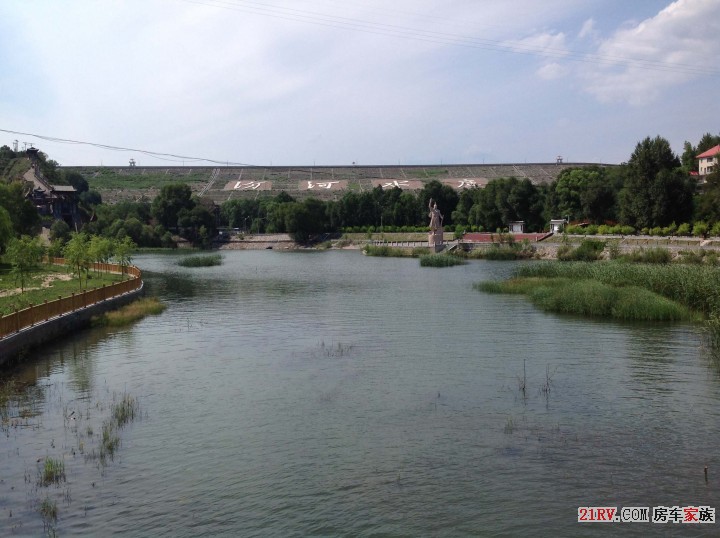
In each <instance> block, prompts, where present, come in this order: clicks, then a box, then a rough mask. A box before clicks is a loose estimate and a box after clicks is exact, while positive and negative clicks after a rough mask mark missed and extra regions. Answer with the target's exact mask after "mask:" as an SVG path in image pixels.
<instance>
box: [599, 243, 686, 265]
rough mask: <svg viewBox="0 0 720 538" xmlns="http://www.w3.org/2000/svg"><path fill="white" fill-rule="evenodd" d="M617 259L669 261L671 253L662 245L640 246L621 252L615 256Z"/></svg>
mask: <svg viewBox="0 0 720 538" xmlns="http://www.w3.org/2000/svg"><path fill="white" fill-rule="evenodd" d="M611 258H613V256H611ZM617 259H621V260H626V261H629V262H633V263H670V262H671V261H672V254H671V253H670V251H669V250H668V249H666V248H662V247H652V248H647V249H645V248H640V249H637V250H633V251H631V252H628V253H627V254H621V255H619V256H617Z"/></svg>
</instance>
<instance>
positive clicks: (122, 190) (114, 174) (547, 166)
mask: <svg viewBox="0 0 720 538" xmlns="http://www.w3.org/2000/svg"><path fill="white" fill-rule="evenodd" d="M584 166H595V165H593V164H591V163H562V164H556V163H533V164H487V165H485V164H483V165H478V164H469V165H427V166H349V167H341V166H314V167H287V166H282V167H281V166H268V167H242V168H240V167H227V168H220V167H170V168H168V167H150V166H143V167H141V166H135V167H64V169H65V170H71V171H75V172H79V173H80V174H82V175H83V177H85V179H86V180H87V181H88V184H89V186H90V188H91V189H94V190H97V191H99V192H100V193H101V194H102V196H103V200H105V201H106V202H110V203H112V202H116V201H120V200H135V201H138V200H152V199H153V198H155V196H156V195H157V194H158V193H159V191H160V189H161V188H162V186H163V185H166V184H168V183H175V182H183V183H187V184H188V185H190V187H191V189H192V190H193V192H194V193H196V194H198V195H199V196H201V197H204V198H209V199H211V200H213V201H214V202H216V203H218V204H221V203H223V202H225V201H227V200H229V199H232V198H247V197H252V198H258V197H263V196H275V195H277V194H278V193H280V192H281V191H285V192H287V193H288V194H290V195H291V196H293V197H295V198H305V197H308V196H314V197H316V198H322V199H334V198H337V197H339V196H341V195H342V194H343V193H344V192H347V191H359V192H360V191H365V190H369V189H372V188H374V187H376V186H379V185H380V186H382V187H383V188H392V187H395V186H397V187H400V188H401V189H404V190H405V189H406V190H420V189H422V186H423V184H424V183H426V182H428V181H431V180H433V179H434V180H438V181H440V182H441V183H444V184H447V185H450V186H451V187H453V188H455V189H464V188H468V187H472V186H475V185H477V186H480V187H482V186H484V185H486V184H487V183H488V181H491V180H493V179H498V178H501V177H511V176H514V177H517V178H521V179H522V178H529V179H530V181H532V182H533V183H534V184H536V185H537V184H543V183H550V182H552V181H553V180H554V179H555V178H556V177H557V176H558V174H559V173H560V172H561V171H562V170H564V169H565V168H571V167H584ZM601 166H608V165H601ZM610 166H612V165H610Z"/></svg>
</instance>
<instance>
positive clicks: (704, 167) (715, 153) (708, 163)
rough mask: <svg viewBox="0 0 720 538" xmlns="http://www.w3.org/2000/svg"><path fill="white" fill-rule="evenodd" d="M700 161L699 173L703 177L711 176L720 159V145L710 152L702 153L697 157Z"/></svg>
mask: <svg viewBox="0 0 720 538" xmlns="http://www.w3.org/2000/svg"><path fill="white" fill-rule="evenodd" d="M695 158H696V159H698V161H700V162H698V173H699V175H701V176H706V175H708V174H711V173H712V172H713V171H714V170H715V166H716V165H717V163H718V158H720V144H718V145H717V146H714V147H712V148H710V149H709V150H707V151H705V152H703V153H701V154H700V155H698V156H697V157H695Z"/></svg>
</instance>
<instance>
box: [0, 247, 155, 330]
mask: <svg viewBox="0 0 720 538" xmlns="http://www.w3.org/2000/svg"><path fill="white" fill-rule="evenodd" d="M49 262H50V263H52V264H55V265H66V262H65V260H64V259H62V258H50V260H49ZM91 268H92V269H95V270H97V271H104V272H110V273H121V274H127V275H129V276H130V279H128V280H123V281H122V282H116V283H115V284H108V285H105V284H103V285H102V287H101V288H94V289H91V290H85V291H83V292H80V293H73V294H71V295H70V296H69V297H60V298H58V299H55V300H54V301H45V302H43V303H42V304H38V305H30V306H29V307H28V308H24V309H22V310H16V311H15V312H14V313H12V314H8V315H7V316H2V317H0V339H2V338H5V337H6V336H8V335H10V334H13V333H16V332H19V331H20V330H22V329H24V328H26V327H32V326H34V325H35V324H37V323H41V322H43V321H47V320H48V319H50V318H54V317H56V316H62V315H63V314H68V313H70V312H74V311H75V310H79V309H81V308H85V307H87V306H90V305H93V304H95V303H99V302H101V301H104V300H106V299H110V298H112V297H117V296H118V295H122V294H124V293H127V292H129V291H133V290H136V289H138V288H140V286H142V273H141V271H140V269H138V268H137V267H135V266H133V265H127V266H121V265H118V264H115V263H94V264H92V267H91Z"/></svg>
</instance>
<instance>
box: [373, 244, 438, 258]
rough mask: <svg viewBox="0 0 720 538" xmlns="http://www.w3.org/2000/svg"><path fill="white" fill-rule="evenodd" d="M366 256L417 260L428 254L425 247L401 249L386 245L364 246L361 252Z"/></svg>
mask: <svg viewBox="0 0 720 538" xmlns="http://www.w3.org/2000/svg"><path fill="white" fill-rule="evenodd" d="M362 252H363V254H365V255H366V256H378V257H381V258H418V257H420V256H422V255H424V254H427V253H428V252H430V249H428V248H427V247H414V248H411V249H410V248H401V247H391V246H388V245H365V247H363V250H362Z"/></svg>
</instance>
